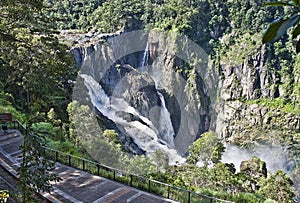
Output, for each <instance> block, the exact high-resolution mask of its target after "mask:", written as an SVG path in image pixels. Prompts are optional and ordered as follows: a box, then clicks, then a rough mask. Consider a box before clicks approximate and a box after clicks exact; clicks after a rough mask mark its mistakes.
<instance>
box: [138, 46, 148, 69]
mask: <svg viewBox="0 0 300 203" xmlns="http://www.w3.org/2000/svg"><path fill="white" fill-rule="evenodd" d="M148 60H149V43H148V42H147V45H146V48H145V51H144V55H143V60H142V63H141V67H140V71H141V72H142V73H143V72H145V71H147V70H148V67H147V66H148Z"/></svg>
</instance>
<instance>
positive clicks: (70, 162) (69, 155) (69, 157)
mask: <svg viewBox="0 0 300 203" xmlns="http://www.w3.org/2000/svg"><path fill="white" fill-rule="evenodd" d="M69 166H71V156H70V155H69Z"/></svg>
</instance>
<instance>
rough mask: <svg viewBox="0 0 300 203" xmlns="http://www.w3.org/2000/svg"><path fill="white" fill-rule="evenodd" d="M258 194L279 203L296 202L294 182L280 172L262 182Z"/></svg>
mask: <svg viewBox="0 0 300 203" xmlns="http://www.w3.org/2000/svg"><path fill="white" fill-rule="evenodd" d="M258 193H259V194H261V195H263V196H265V197H267V198H270V199H273V200H276V201H278V202H294V200H293V198H294V197H295V196H296V191H295V188H294V187H293V181H292V180H291V179H290V178H289V177H287V175H286V173H285V172H283V171H280V170H278V171H276V173H275V174H273V175H271V176H270V177H269V178H267V179H264V180H262V181H261V182H260V189H259V191H258Z"/></svg>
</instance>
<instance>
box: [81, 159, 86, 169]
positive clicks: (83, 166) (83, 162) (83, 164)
mask: <svg viewBox="0 0 300 203" xmlns="http://www.w3.org/2000/svg"><path fill="white" fill-rule="evenodd" d="M82 170H83V171H84V170H85V161H84V159H82Z"/></svg>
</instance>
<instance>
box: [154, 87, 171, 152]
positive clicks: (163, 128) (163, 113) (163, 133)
mask: <svg viewBox="0 0 300 203" xmlns="http://www.w3.org/2000/svg"><path fill="white" fill-rule="evenodd" d="M157 93H158V96H159V98H160V101H161V110H160V118H159V137H160V138H161V139H162V140H163V141H164V142H165V143H166V144H167V145H168V146H169V147H170V148H173V147H174V135H175V133H174V129H173V125H172V121H171V116H170V113H169V111H168V109H167V107H166V102H165V98H164V96H163V95H162V94H161V93H160V92H159V91H157Z"/></svg>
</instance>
